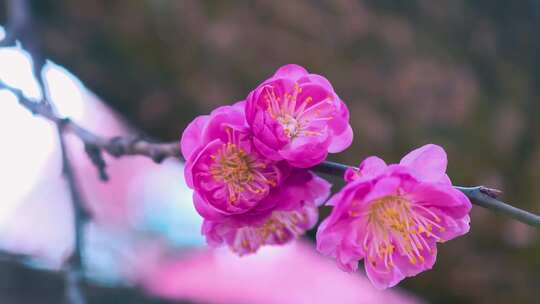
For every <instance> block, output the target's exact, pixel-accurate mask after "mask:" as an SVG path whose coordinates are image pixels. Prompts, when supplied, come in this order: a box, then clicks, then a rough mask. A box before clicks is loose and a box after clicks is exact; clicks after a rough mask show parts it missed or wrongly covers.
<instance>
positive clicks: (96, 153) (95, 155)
mask: <svg viewBox="0 0 540 304" xmlns="http://www.w3.org/2000/svg"><path fill="white" fill-rule="evenodd" d="M84 151H85V152H86V155H88V158H90V160H91V161H92V163H93V164H94V166H95V167H96V169H97V170H98V174H99V179H100V180H101V181H103V182H107V181H108V180H109V176H108V175H107V171H106V167H107V163H105V159H103V154H102V153H101V149H99V148H98V147H97V146H96V145H93V144H89V143H85V145H84Z"/></svg>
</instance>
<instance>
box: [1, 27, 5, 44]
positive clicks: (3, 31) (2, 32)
mask: <svg viewBox="0 0 540 304" xmlns="http://www.w3.org/2000/svg"><path fill="white" fill-rule="evenodd" d="M4 38H6V30H5V29H4V27H3V26H1V25H0V41H2V40H4Z"/></svg>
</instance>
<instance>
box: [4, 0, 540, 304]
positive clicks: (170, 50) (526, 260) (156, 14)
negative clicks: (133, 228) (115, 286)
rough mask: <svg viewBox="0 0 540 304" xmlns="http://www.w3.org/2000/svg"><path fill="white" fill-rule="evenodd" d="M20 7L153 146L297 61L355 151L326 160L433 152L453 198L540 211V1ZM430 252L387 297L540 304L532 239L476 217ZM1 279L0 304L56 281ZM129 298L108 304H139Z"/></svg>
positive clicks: (54, 52)
mask: <svg viewBox="0 0 540 304" xmlns="http://www.w3.org/2000/svg"><path fill="white" fill-rule="evenodd" d="M31 3H32V10H33V13H34V15H35V20H34V21H35V29H36V35H37V36H39V37H40V39H41V43H42V44H43V52H44V54H46V56H47V57H49V58H51V59H52V60H53V61H55V62H56V63H58V64H60V65H63V66H64V67H66V68H67V69H69V70H70V71H71V72H73V73H74V74H75V75H77V76H78V77H79V78H80V79H81V80H82V81H83V82H84V83H85V84H86V85H87V86H88V87H89V88H90V89H91V90H92V91H93V92H95V93H96V94H97V95H99V96H100V97H101V98H103V100H105V101H106V102H107V103H108V104H109V105H110V106H112V107H113V108H115V109H116V110H117V111H118V112H119V113H120V114H121V115H123V116H124V117H125V118H126V119H127V120H128V121H129V122H131V123H132V124H133V125H135V126H137V127H138V128H140V129H142V130H144V131H145V132H147V133H148V134H149V135H151V136H152V137H155V138H160V139H163V140H167V141H169V140H177V139H179V137H180V134H181V132H182V130H183V128H184V127H185V126H186V125H187V124H188V123H189V121H190V120H192V119H193V118H194V117H195V116H197V115H200V114H204V113H207V112H209V111H211V110H212V109H213V108H215V107H216V106H218V105H222V104H230V103H233V102H235V101H237V100H241V99H243V98H245V96H246V95H247V94H248V92H249V90H250V89H252V88H253V87H254V86H256V85H257V83H259V82H260V81H262V80H264V79H265V78H266V77H268V76H270V75H271V74H272V73H273V72H274V71H275V69H277V68H278V67H279V66H281V65H283V64H286V63H297V64H301V65H303V66H305V67H307V68H308V70H310V71H312V72H314V73H319V74H323V75H325V76H326V77H327V78H328V79H329V80H330V81H331V82H332V84H333V85H334V88H335V89H336V91H337V92H338V94H339V95H340V97H341V98H342V99H343V100H344V101H345V102H346V103H347V105H348V106H349V109H350V111H351V124H352V126H353V128H354V131H355V140H354V143H353V146H352V147H351V148H349V149H348V150H347V151H346V152H344V153H341V154H339V155H332V156H331V159H332V160H336V161H341V162H345V163H347V164H357V163H358V162H359V161H361V160H362V159H363V158H364V157H366V156H368V155H373V154H377V155H380V156H381V157H383V158H384V159H386V160H387V161H388V162H395V161H398V160H399V158H400V157H401V156H402V155H403V154H404V153H406V152H408V151H410V150H411V149H412V148H414V147H418V146H420V145H422V144H425V143H428V142H433V143H437V144H440V145H442V146H444V147H445V148H446V149H447V152H448V154H449V173H450V176H451V177H452V179H453V181H454V183H455V184H458V185H476V184H484V185H488V186H491V187H495V188H499V189H502V190H504V199H505V200H507V201H509V202H511V203H513V204H515V205H516V206H518V207H520V208H526V209H528V210H531V211H535V212H536V213H538V212H540V203H539V202H540V187H539V186H538V185H540V150H539V149H540V135H539V134H540V119H538V115H539V114H540V101H539V100H538V98H539V96H540V92H539V88H540V55H539V54H540V52H539V51H540V48H539V47H540V35H539V34H538V29H539V28H540V2H539V1H534V0H530V1H503V0H497V1H489V0H478V1H460V0H458V1H433V0H418V1H390V0H372V1H352V0H337V1H330V0H319V1H195V0H189V1H188V0H182V1H171V0H169V1H167V0H145V1H143V0H136V1H130V0H122V1H120V0H100V1H88V0H56V1H53V0H39V1H31ZM2 7H3V6H2ZM4 12H5V10H3V8H2V9H0V13H1V14H0V16H1V17H0V18H1V19H0V22H1V23H2V24H5V17H6V16H5V14H4ZM0 68H1V67H0ZM439 248H440V250H439V256H438V260H437V264H436V266H435V270H432V271H428V272H426V273H423V274H421V275H419V276H417V277H415V278H412V279H408V280H405V281H404V282H403V283H402V284H400V286H402V287H404V288H405V289H407V290H410V291H411V292H412V293H414V294H417V295H418V296H420V297H422V298H424V299H426V300H427V301H428V302H431V303H509V302H514V303H535V302H537V301H538V288H540V242H539V234H538V232H537V231H535V230H532V228H528V227H526V226H523V225H521V224H519V223H517V222H514V221H512V220H509V219H507V218H504V217H499V216H496V215H494V214H492V213H491V212H488V211H485V210H481V209H479V208H478V207H475V208H474V210H473V214H472V224H471V232H470V233H469V234H467V235H466V236H464V237H462V238H460V239H457V240H455V241H452V242H451V243H450V244H442V245H441V246H439ZM6 267H8V266H6ZM5 269H6V268H5V267H2V268H1V269H0V298H1V299H5V298H6V296H7V295H11V297H12V298H9V299H14V298H13V297H17V296H15V295H16V294H19V295H20V296H19V298H17V299H18V300H19V301H18V302H9V301H8V302H6V303H49V302H47V301H46V300H42V301H37V302H36V299H37V298H41V299H46V298H47V297H49V296H50V297H51V298H53V299H57V298H59V297H58V296H57V295H56V292H57V291H58V289H60V288H61V282H54V281H49V280H47V283H46V284H51V286H53V285H54V286H55V287H51V288H43V287H42V286H41V285H40V284H43V283H39V282H43V280H42V279H43V278H42V277H41V276H30V275H26V274H25V273H24V272H23V270H21V269H19V268H16V269H10V270H9V271H6V270H5ZM14 277H15V278H24V279H15V280H14V279H13V278H14ZM21 280H24V281H25V282H24V283H23V282H21ZM30 281H31V282H33V283H32V284H28V282H30ZM18 282H19V283H20V285H19V283H18ZM47 286H48V285H47ZM29 289H30V290H31V291H29ZM88 291H89V294H91V295H94V294H95V298H93V297H91V299H93V300H92V301H91V303H108V302H105V301H102V300H101V299H99V294H100V291H98V290H95V289H89V290H88ZM58 292H62V291H61V290H60V291H58ZM306 292H309V291H306ZM52 293H55V295H56V296H55V295H52ZM131 293H132V291H126V292H119V293H118V294H117V295H115V301H114V303H132V302H136V303H143V302H142V301H143V300H142V299H141V298H139V297H142V296H141V295H138V296H136V299H137V300H134V298H130V297H132V295H131ZM29 294H33V295H36V298H33V297H30V296H29ZM37 295H39V296H37ZM124 297H125V298H124ZM98 299H99V300H98ZM50 303H53V302H50ZM111 303H112V302H111ZM149 303H150V302H149ZM152 303H160V302H152Z"/></svg>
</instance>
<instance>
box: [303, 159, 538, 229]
mask: <svg viewBox="0 0 540 304" xmlns="http://www.w3.org/2000/svg"><path fill="white" fill-rule="evenodd" d="M349 168H352V167H350V166H347V165H344V164H340V163H335V162H330V161H325V162H323V163H321V164H320V165H317V166H315V167H314V168H313V171H316V172H319V173H324V174H329V175H334V176H343V175H344V174H345V171H346V170H347V169H349ZM454 188H456V189H458V190H459V191H461V192H463V193H464V194H465V195H466V196H467V197H468V198H469V199H471V201H472V203H473V204H475V205H477V206H480V207H483V208H486V209H489V210H492V211H496V212H499V213H501V214H504V215H507V216H509V217H511V218H513V219H515V220H518V221H520V222H523V223H525V224H528V225H531V226H534V227H538V228H540V216H538V215H536V214H533V213H530V212H528V211H525V210H522V209H519V208H516V207H514V206H512V205H510V204H507V203H505V202H502V201H500V200H498V199H497V197H498V196H499V195H500V194H501V193H502V191H500V190H497V189H492V188H488V187H484V186H476V187H459V186H455V187H454Z"/></svg>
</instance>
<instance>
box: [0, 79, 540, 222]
mask: <svg viewBox="0 0 540 304" xmlns="http://www.w3.org/2000/svg"><path fill="white" fill-rule="evenodd" d="M0 85H1V83H0ZM4 87H6V86H5V85H4ZM7 88H8V89H9V90H11V91H14V92H16V91H17V90H15V89H13V88H9V87H7ZM17 95H19V97H20V100H19V102H20V103H21V105H22V106H24V107H25V108H27V109H28V110H29V111H31V112H32V113H34V114H36V115H40V116H43V117H45V118H47V119H49V120H50V121H52V122H54V123H55V124H57V125H59V126H61V127H62V128H63V129H64V130H65V131H69V132H71V133H73V134H75V135H76V136H77V137H79V139H80V140H82V142H83V143H84V144H85V146H87V147H88V146H90V147H92V148H93V149H97V150H103V151H105V152H107V153H108V154H110V155H112V156H115V157H120V156H124V155H140V156H146V157H149V158H151V159H153V160H154V161H156V162H160V161H162V160H163V159H165V158H168V157H172V158H178V159H181V158H182V157H181V154H180V147H179V144H178V143H177V142H171V143H152V142H148V141H145V140H142V139H140V138H137V137H133V138H129V137H113V138H105V137H101V136H98V135H95V134H93V133H92V132H90V131H88V130H86V129H85V128H83V127H81V126H79V125H78V124H76V123H75V122H73V121H71V120H69V119H63V118H60V117H58V116H56V115H55V114H54V113H52V112H51V111H50V109H49V108H48V107H46V106H43V105H42V104H39V103H35V102H32V101H30V100H28V99H26V98H24V96H22V94H17ZM100 161H101V160H98V161H97V162H100ZM94 163H96V162H94ZM100 166H104V164H101V165H100ZM348 168H350V167H349V166H347V165H344V164H340V163H335V162H330V161H325V162H323V163H321V164H319V165H317V166H315V167H313V168H312V170H313V171H315V172H318V173H323V174H328V175H333V176H338V177H342V176H343V174H345V171H346V170H347V169H348ZM98 169H99V168H98ZM100 170H101V169H100ZM456 189H458V190H460V191H462V192H463V193H464V194H465V195H467V196H468V197H469V198H470V199H471V200H472V202H473V203H474V204H476V205H477V206H481V207H484V208H486V209H490V210H493V211H497V212H500V213H502V214H505V215H507V216H510V217H512V218H514V219H516V220H518V221H521V222H523V223H526V224H528V225H531V226H535V227H540V217H539V216H537V215H535V214H533V213H530V212H527V211H525V210H521V209H519V208H516V207H513V206H511V205H509V204H506V203H504V202H502V201H499V200H497V199H496V198H497V196H498V195H499V194H500V193H501V192H500V191H499V190H495V189H490V188H486V187H456ZM488 194H489V195H488Z"/></svg>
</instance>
